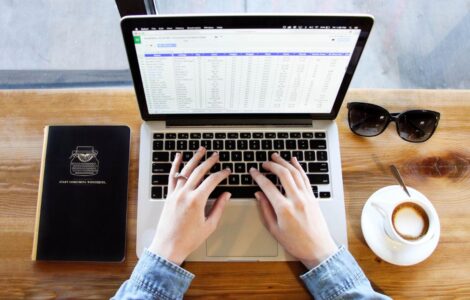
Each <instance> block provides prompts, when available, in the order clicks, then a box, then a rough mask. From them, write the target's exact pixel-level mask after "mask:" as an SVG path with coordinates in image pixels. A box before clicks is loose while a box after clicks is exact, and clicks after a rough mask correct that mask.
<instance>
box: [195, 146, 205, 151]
mask: <svg viewBox="0 0 470 300" xmlns="http://www.w3.org/2000/svg"><path fill="white" fill-rule="evenodd" d="M204 149H205V148H204V147H202V146H201V147H199V149H197V151H202V150H204Z"/></svg>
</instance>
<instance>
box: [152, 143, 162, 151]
mask: <svg viewBox="0 0 470 300" xmlns="http://www.w3.org/2000/svg"><path fill="white" fill-rule="evenodd" d="M153 150H163V141H153Z"/></svg>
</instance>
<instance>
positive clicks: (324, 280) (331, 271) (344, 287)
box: [300, 246, 373, 300]
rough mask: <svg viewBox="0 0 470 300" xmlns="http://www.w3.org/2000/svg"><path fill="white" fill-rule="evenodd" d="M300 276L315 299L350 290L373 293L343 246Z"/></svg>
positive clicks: (322, 298)
mask: <svg viewBox="0 0 470 300" xmlns="http://www.w3.org/2000/svg"><path fill="white" fill-rule="evenodd" d="M300 278H301V279H302V280H303V281H304V283H305V285H306V286H307V288H308V289H309V291H310V293H311V294H312V295H313V296H314V297H315V299H317V300H320V299H321V300H328V299H335V298H340V297H341V296H342V295H343V294H347V293H348V292H349V291H350V290H363V291H367V292H369V291H370V292H372V293H373V290H372V287H371V286H370V283H369V280H368V279H367V278H366V276H365V275H364V272H362V270H361V268H360V267H359V265H358V264H357V262H356V260H355V259H354V257H353V256H352V255H351V254H350V253H349V251H348V250H347V249H346V248H345V247H344V246H341V247H340V248H339V249H338V251H337V252H336V253H334V254H333V255H331V256H330V257H328V258H327V259H325V260H324V261H323V262H321V263H320V264H319V265H318V266H316V267H315V268H313V269H311V270H310V271H308V272H307V273H305V274H303V275H301V276H300Z"/></svg>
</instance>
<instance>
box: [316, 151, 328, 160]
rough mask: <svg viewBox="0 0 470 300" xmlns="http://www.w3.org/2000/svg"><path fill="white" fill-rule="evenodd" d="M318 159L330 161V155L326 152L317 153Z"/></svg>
mask: <svg viewBox="0 0 470 300" xmlns="http://www.w3.org/2000/svg"><path fill="white" fill-rule="evenodd" d="M317 158H318V160H320V161H326V160H328V154H327V152H326V151H317Z"/></svg>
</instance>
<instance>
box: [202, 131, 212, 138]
mask: <svg viewBox="0 0 470 300" xmlns="http://www.w3.org/2000/svg"><path fill="white" fill-rule="evenodd" d="M202 138H203V139H213V138H214V134H213V133H212V132H205V133H203V134H202Z"/></svg>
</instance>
